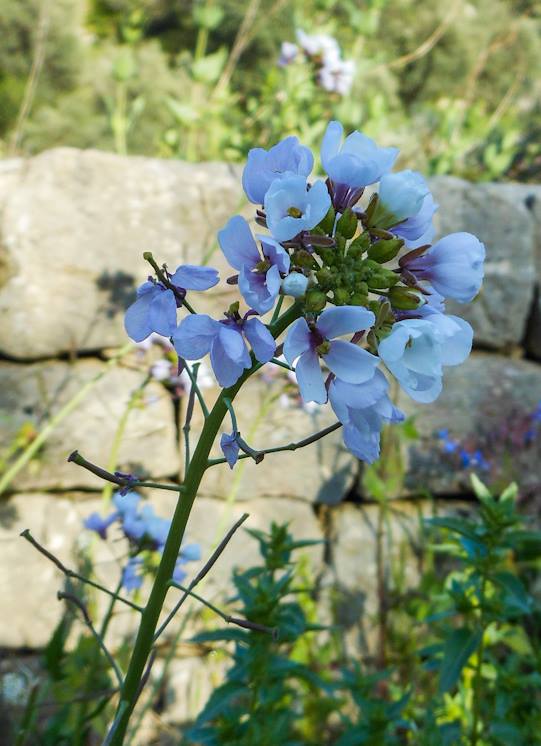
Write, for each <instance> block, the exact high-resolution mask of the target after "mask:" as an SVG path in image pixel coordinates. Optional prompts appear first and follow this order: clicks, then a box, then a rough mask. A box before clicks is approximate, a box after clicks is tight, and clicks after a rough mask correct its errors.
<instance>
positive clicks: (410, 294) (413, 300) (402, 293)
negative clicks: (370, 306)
mask: <svg viewBox="0 0 541 746" xmlns="http://www.w3.org/2000/svg"><path fill="white" fill-rule="evenodd" d="M389 300H390V301H391V304H392V305H393V307H394V308H399V309H400V310H402V311H413V310H415V309H416V308H419V306H420V305H421V298H420V296H419V293H416V292H415V291H414V290H410V289H409V288H405V287H402V286H401V287H394V288H391V289H390V290H389Z"/></svg>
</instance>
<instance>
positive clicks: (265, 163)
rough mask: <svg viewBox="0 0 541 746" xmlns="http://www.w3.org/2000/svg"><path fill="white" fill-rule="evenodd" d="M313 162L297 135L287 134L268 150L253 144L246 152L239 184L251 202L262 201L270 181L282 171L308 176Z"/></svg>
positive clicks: (283, 172)
mask: <svg viewBox="0 0 541 746" xmlns="http://www.w3.org/2000/svg"><path fill="white" fill-rule="evenodd" d="M313 165H314V156H313V155H312V153H311V151H310V149H309V148H306V147H305V146H304V145H301V144H300V142H299V141H298V139H297V138H296V137H286V138H285V140H282V141H281V142H279V143H278V144H277V145H274V146H273V147H272V148H271V149H270V150H268V151H267V150H264V149H263V148H253V149H252V150H250V151H249V152H248V162H247V164H246V166H245V168H244V172H243V174H242V186H243V188H244V191H245V192H246V196H247V197H248V199H249V200H250V202H253V203H254V204H256V205H262V204H263V202H264V200H265V195H266V193H267V191H268V189H269V187H270V185H271V184H272V183H273V181H275V180H276V179H278V178H280V177H281V176H285V175H289V176H291V175H299V176H304V177H307V176H308V175H309V174H310V172H311V171H312V167H313Z"/></svg>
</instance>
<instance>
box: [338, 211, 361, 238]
mask: <svg viewBox="0 0 541 746" xmlns="http://www.w3.org/2000/svg"><path fill="white" fill-rule="evenodd" d="M356 230H357V216H356V215H355V213H354V212H353V210H352V209H351V208H350V207H348V208H347V209H346V210H344V212H343V213H342V215H341V216H340V218H339V220H338V223H337V224H336V233H339V234H340V235H341V236H343V237H344V238H353V236H354V235H355V231H356Z"/></svg>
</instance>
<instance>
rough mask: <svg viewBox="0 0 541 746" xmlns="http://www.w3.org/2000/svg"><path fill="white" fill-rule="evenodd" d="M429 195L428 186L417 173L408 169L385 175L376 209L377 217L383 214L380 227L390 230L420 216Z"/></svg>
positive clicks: (380, 184)
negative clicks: (404, 221)
mask: <svg viewBox="0 0 541 746" xmlns="http://www.w3.org/2000/svg"><path fill="white" fill-rule="evenodd" d="M429 193H430V192H429V189H428V184H427V183H426V181H425V180H424V178H423V177H422V176H421V174H420V173H417V171H410V170H409V169H407V170H406V171H397V172H396V173H390V174H383V176H382V177H381V180H380V182H379V191H378V197H379V201H378V206H377V208H376V215H377V214H378V211H379V212H381V213H382V219H381V220H380V222H379V223H378V225H381V226H382V227H384V228H390V227H391V226H393V225H396V224H397V223H400V222H401V221H403V220H406V219H407V218H413V217H414V216H416V215H418V213H419V212H420V210H421V208H422V207H423V203H424V200H425V198H426V197H427V196H428V195H429Z"/></svg>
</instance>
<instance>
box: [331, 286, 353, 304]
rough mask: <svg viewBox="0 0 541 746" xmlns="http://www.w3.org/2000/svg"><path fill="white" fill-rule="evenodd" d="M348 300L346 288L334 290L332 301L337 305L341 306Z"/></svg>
mask: <svg viewBox="0 0 541 746" xmlns="http://www.w3.org/2000/svg"><path fill="white" fill-rule="evenodd" d="M348 301H349V291H348V290H347V289H346V288H336V290H335V291H334V302H335V303H336V305H338V306H343V305H345V304H346V303H347V302H348Z"/></svg>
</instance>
